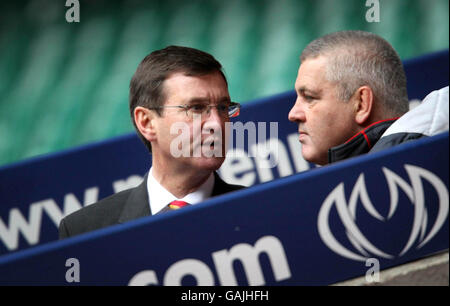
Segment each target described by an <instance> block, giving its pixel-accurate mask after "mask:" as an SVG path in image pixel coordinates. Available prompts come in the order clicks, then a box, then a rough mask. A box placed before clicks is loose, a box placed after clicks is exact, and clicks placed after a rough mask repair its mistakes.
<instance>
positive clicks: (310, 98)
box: [303, 95, 314, 101]
mask: <svg viewBox="0 0 450 306" xmlns="http://www.w3.org/2000/svg"><path fill="white" fill-rule="evenodd" d="M303 97H304V98H305V100H306V101H312V100H314V97H312V96H308V95H304V96H303Z"/></svg>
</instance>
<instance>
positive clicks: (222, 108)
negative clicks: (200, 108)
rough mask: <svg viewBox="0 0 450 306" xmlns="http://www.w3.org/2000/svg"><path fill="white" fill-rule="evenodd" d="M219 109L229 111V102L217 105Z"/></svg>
mask: <svg viewBox="0 0 450 306" xmlns="http://www.w3.org/2000/svg"><path fill="white" fill-rule="evenodd" d="M217 110H218V111H219V112H227V111H228V104H220V105H217Z"/></svg>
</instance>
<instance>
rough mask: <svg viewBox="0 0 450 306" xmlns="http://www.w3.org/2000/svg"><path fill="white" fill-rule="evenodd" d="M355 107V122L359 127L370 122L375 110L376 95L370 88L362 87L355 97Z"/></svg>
mask: <svg viewBox="0 0 450 306" xmlns="http://www.w3.org/2000/svg"><path fill="white" fill-rule="evenodd" d="M353 99H354V106H355V121H356V122H357V123H358V124H359V125H364V124H365V123H367V122H368V120H369V118H370V116H371V114H372V111H373V109H374V95H373V91H372V89H371V88H370V87H369V86H361V87H360V88H358V90H356V92H355V94H354V95H353Z"/></svg>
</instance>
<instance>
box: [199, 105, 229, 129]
mask: <svg viewBox="0 0 450 306" xmlns="http://www.w3.org/2000/svg"><path fill="white" fill-rule="evenodd" d="M225 121H226V120H225V118H224V116H223V115H221V114H220V113H219V111H218V110H217V108H216V107H211V109H210V111H209V114H208V116H207V118H206V120H205V122H204V124H203V129H213V130H215V129H217V128H221V127H222V125H223V123H224V122H225Z"/></svg>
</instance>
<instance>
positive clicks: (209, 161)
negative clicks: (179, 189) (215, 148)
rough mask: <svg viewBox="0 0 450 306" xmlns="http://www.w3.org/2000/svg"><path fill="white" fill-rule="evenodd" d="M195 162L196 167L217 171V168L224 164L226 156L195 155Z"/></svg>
mask: <svg viewBox="0 0 450 306" xmlns="http://www.w3.org/2000/svg"><path fill="white" fill-rule="evenodd" d="M194 160H195V161H194V163H195V166H196V168H198V169H202V170H211V171H216V170H217V169H219V168H220V166H222V164H223V162H224V160H225V157H214V156H213V157H206V156H202V157H194Z"/></svg>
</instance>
